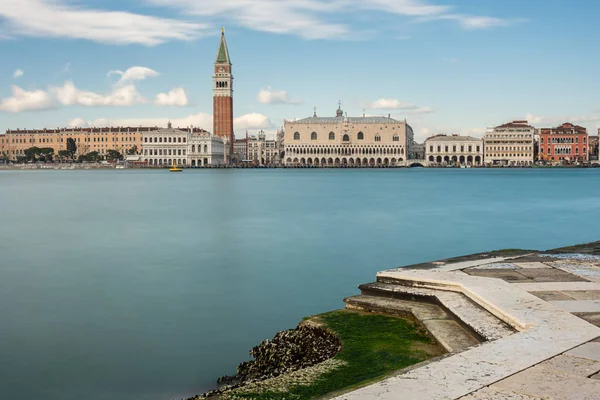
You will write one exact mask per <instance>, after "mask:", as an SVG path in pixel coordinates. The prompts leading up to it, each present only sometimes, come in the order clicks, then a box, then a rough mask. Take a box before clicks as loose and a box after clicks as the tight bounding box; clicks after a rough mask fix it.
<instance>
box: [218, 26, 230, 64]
mask: <svg viewBox="0 0 600 400" xmlns="http://www.w3.org/2000/svg"><path fill="white" fill-rule="evenodd" d="M215 63H216V64H231V61H229V51H228V50H227V42H226V41H225V28H221V43H219V51H218V52H217V61H215Z"/></svg>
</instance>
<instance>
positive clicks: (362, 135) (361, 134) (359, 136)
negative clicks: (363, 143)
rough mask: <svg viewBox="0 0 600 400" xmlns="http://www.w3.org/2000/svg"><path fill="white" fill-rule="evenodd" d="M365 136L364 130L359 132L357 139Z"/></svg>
mask: <svg viewBox="0 0 600 400" xmlns="http://www.w3.org/2000/svg"><path fill="white" fill-rule="evenodd" d="M364 138H365V134H364V133H362V132H358V135H356V139H358V140H363V139H364Z"/></svg>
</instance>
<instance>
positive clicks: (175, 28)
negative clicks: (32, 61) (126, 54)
mask: <svg viewBox="0 0 600 400" xmlns="http://www.w3.org/2000/svg"><path fill="white" fill-rule="evenodd" d="M73 3H74V2H73V1H71V0H2V1H0V20H4V24H2V25H1V26H0V28H3V29H2V30H3V31H5V32H6V33H4V34H3V35H7V36H34V37H61V38H71V39H87V40H93V41H96V42H102V43H110V44H131V43H136V44H143V45H147V46H154V45H157V44H161V43H164V42H167V41H171V40H191V39H194V38H196V37H198V36H199V35H200V34H201V33H202V32H203V30H204V29H205V28H206V27H207V25H205V24H200V23H195V22H188V21H184V20H176V19H169V18H161V17H155V16H149V15H142V14H135V13H131V12H125V11H108V10H102V9H94V8H90V7H86V6H83V5H80V4H73Z"/></svg>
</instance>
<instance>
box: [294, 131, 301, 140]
mask: <svg viewBox="0 0 600 400" xmlns="http://www.w3.org/2000/svg"><path fill="white" fill-rule="evenodd" d="M294 140H300V133H298V132H295V133H294Z"/></svg>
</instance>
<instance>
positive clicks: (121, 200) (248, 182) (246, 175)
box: [0, 169, 600, 400]
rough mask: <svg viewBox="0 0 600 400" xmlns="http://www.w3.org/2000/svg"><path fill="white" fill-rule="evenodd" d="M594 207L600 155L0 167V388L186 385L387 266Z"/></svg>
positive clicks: (36, 390)
mask: <svg viewBox="0 0 600 400" xmlns="http://www.w3.org/2000/svg"><path fill="white" fill-rule="evenodd" d="M599 215H600V169H587V170H579V169H568V170H567V169H564V170H489V169H488V170H483V169H482V170H477V169H470V170H465V169H462V170H460V169H448V170H432V169H429V170H428V169H400V170H220V171H208V170H207V171H192V170H186V171H184V172H183V173H182V174H169V173H168V172H167V171H137V170H121V171H0V216H1V218H0V318H1V319H0V398H2V399H7V400H12V399H32V398H37V397H39V398H44V399H45V400H70V399H83V398H85V399H86V400H101V399H111V400H132V399H134V400H137V399H140V400H163V399H165V400H170V399H180V398H182V397H185V396H190V395H192V394H195V393H198V392H202V391H205V390H208V389H210V388H212V387H213V385H214V382H215V379H216V378H217V377H218V376H219V375H223V374H231V373H233V372H234V370H235V367H236V365H237V363H239V362H240V361H242V360H245V359H247V357H248V351H249V350H250V348H251V347H252V346H254V345H256V344H257V343H259V342H260V341H262V340H263V339H265V338H270V337H272V336H273V334H274V333H275V332H276V331H279V330H282V329H287V328H291V327H294V326H295V325H296V324H297V323H298V322H299V321H300V319H301V318H302V317H304V316H306V315H310V314H316V313H320V312H324V311H328V310H332V309H336V308H340V307H343V302H342V299H343V298H344V297H345V296H349V295H352V294H356V293H357V290H356V286H357V285H358V284H360V283H365V282H369V281H372V280H373V279H374V278H375V273H376V272H377V271H379V270H382V269H388V268H393V267H397V266H400V265H405V264H411V263H417V262H423V261H429V260H433V259H439V258H443V257H449V256H456V255H462V254H469V253H473V252H480V251H487V250H491V249H499V248H509V247H510V248H515V247H519V248H540V249H545V248H553V247H558V246H563V245H569V244H575V243H580V242H586V241H593V240H598V239H600V225H599V224H600V218H599Z"/></svg>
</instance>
